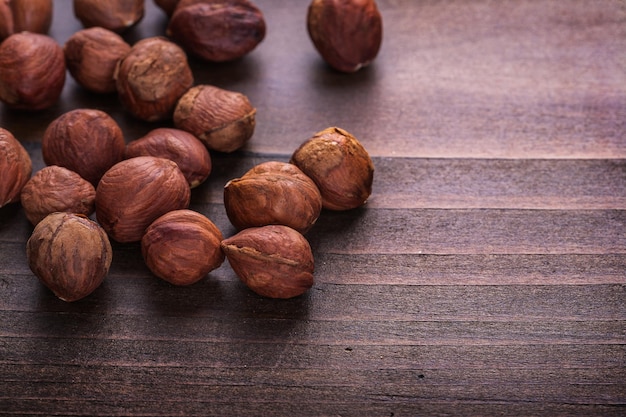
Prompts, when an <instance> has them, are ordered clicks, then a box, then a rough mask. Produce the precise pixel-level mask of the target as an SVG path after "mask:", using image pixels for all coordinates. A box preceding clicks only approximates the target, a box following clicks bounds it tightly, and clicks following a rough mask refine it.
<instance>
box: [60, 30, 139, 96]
mask: <svg viewBox="0 0 626 417" xmlns="http://www.w3.org/2000/svg"><path fill="white" fill-rule="evenodd" d="M129 51H130V45H129V44H127V43H126V41H125V40H124V39H123V38H122V37H121V36H120V35H118V34H117V33H115V32H112V31H110V30H108V29H104V28H101V27H92V28H89V29H83V30H79V31H78V32H75V33H74V34H73V35H72V36H70V37H69V38H68V39H67V41H66V42H65V45H64V46H63V52H64V53H65V62H66V65H67V69H68V70H69V72H70V74H71V75H72V77H73V78H74V79H75V80H76V82H77V83H78V84H79V85H81V86H82V87H84V88H85V89H87V90H89V91H92V92H94V93H114V92H115V91H116V88H115V80H114V78H113V74H114V73H115V68H116V66H117V63H118V62H119V60H120V59H122V58H123V57H124V56H125V55H126V54H127V53H128V52H129Z"/></svg>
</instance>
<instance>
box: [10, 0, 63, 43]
mask: <svg viewBox="0 0 626 417" xmlns="http://www.w3.org/2000/svg"><path fill="white" fill-rule="evenodd" d="M51 24H52V0H4V1H0V40H2V39H5V38H7V37H9V36H11V35H12V34H14V33H19V32H35V33H43V34H46V33H48V30H49V29H50V25H51Z"/></svg>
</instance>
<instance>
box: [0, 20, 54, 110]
mask: <svg viewBox="0 0 626 417" xmlns="http://www.w3.org/2000/svg"><path fill="white" fill-rule="evenodd" d="M64 85H65V57H64V56H63V48H61V46H60V45H59V44H58V43H56V41H55V40H54V39H52V38H51V37H49V36H47V35H42V34H39V33H31V32H20V33H16V34H14V35H11V36H9V37H8V38H6V39H5V40H4V41H3V42H2V43H1V44H0V100H1V101H3V102H4V103H5V104H6V105H7V106H9V107H12V108H15V109H21V110H43V109H47V108H49V107H51V106H52V105H53V104H55V103H56V102H57V100H58V99H59V97H60V96H61V92H62V91H63V86H64Z"/></svg>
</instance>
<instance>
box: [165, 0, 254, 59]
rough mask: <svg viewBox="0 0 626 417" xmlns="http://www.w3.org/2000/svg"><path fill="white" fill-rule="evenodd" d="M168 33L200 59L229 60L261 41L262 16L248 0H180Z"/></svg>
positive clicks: (249, 49) (247, 51) (241, 54)
mask: <svg viewBox="0 0 626 417" xmlns="http://www.w3.org/2000/svg"><path fill="white" fill-rule="evenodd" d="M167 34H168V35H169V36H171V37H172V38H173V39H174V40H176V41H177V42H179V43H180V44H181V45H183V47H184V48H185V49H187V50H188V51H189V52H190V53H191V54H193V55H195V56H197V57H199V58H201V59H204V60H207V61H213V62H223V61H231V60H234V59H237V58H240V57H242V56H244V55H246V54H247V53H249V52H250V51H252V50H253V49H254V48H256V46H257V45H258V44H259V43H261V41H262V40H263V38H264V37H265V20H264V18H263V14H262V13H261V11H260V10H259V9H258V7H256V6H255V5H254V4H253V3H252V2H250V1H248V0H180V1H179V2H178V5H177V7H176V9H175V10H174V13H173V14H172V17H171V19H170V21H169V24H168V26H167Z"/></svg>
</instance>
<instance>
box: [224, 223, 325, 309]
mask: <svg viewBox="0 0 626 417" xmlns="http://www.w3.org/2000/svg"><path fill="white" fill-rule="evenodd" d="M222 250H223V251H224V253H225V254H226V258H227V259H228V262H229V263H230V265H231V267H232V268H233V270H234V271H235V273H236V274H237V276H238V277H239V278H240V279H241V280H242V281H243V282H244V283H245V284H246V286H247V287H248V288H250V289H251V290H252V291H254V292H256V293H257V294H259V295H262V296H264V297H269V298H292V297H296V296H298V295H301V294H303V293H305V292H306V291H307V290H308V289H309V288H311V287H312V286H313V270H314V261H313V253H312V251H311V246H310V245H309V242H308V241H307V240H306V239H305V238H304V236H302V234H300V233H298V232H297V231H295V230H294V229H292V228H290V227H288V226H280V225H270V226H262V227H251V228H249V229H245V230H242V231H240V232H239V233H237V234H236V235H234V236H231V237H229V238H228V239H224V240H223V241H222Z"/></svg>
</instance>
